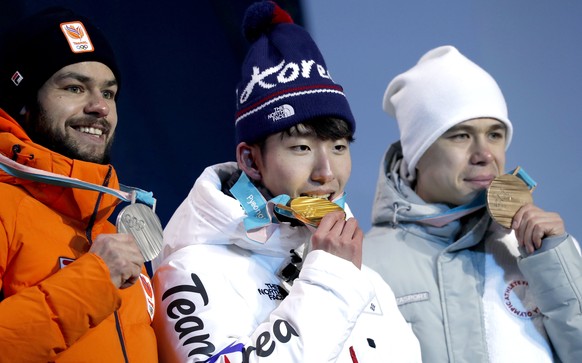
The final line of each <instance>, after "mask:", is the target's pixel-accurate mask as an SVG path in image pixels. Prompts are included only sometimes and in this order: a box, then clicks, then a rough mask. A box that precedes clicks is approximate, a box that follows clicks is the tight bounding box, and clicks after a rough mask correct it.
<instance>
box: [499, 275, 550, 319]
mask: <svg viewBox="0 0 582 363" xmlns="http://www.w3.org/2000/svg"><path fill="white" fill-rule="evenodd" d="M528 286H529V284H528V282H527V281H525V280H514V281H511V282H510V283H509V284H507V286H506V287H505V290H504V291H503V305H505V307H506V308H507V310H509V312H510V313H511V314H513V315H515V316H517V317H519V318H523V319H532V318H535V317H536V316H538V315H540V314H541V311H540V309H539V308H538V307H537V306H536V305H535V303H534V301H533V299H532V298H531V297H530V296H529V288H528Z"/></svg>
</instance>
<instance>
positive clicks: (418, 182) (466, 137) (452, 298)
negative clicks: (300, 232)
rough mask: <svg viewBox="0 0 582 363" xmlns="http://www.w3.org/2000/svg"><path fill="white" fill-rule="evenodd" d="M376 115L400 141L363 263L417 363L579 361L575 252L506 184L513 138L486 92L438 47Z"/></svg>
mask: <svg viewBox="0 0 582 363" xmlns="http://www.w3.org/2000/svg"><path fill="white" fill-rule="evenodd" d="M384 110H385V111H387V112H388V113H389V114H390V115H392V116H393V117H395V118H396V120H397V122H398V125H399V128H400V141H398V142H396V143H394V144H393V145H391V146H390V148H389V150H388V152H387V153H386V155H385V157H384V160H383V162H382V164H381V167H380V175H379V178H378V184H377V189H376V198H375V202H374V209H373V217H372V218H373V227H372V229H371V230H370V231H369V232H368V233H367V234H366V238H365V241H364V252H363V255H364V263H366V264H368V265H369V266H370V267H372V268H374V269H375V270H377V271H378V272H379V273H380V274H381V275H382V276H383V277H384V279H385V280H386V281H387V282H388V284H389V285H390V286H391V287H392V289H393V290H394V292H395V295H396V298H397V301H398V305H399V308H400V311H401V312H402V314H403V315H404V317H405V319H406V320H407V321H408V322H409V323H410V324H411V326H412V329H413V330H414V332H415V334H416V336H417V337H418V339H419V341H420V344H421V348H422V357H423V361H426V362H553V361H563V362H580V361H582V344H580V337H582V294H581V292H582V259H581V258H580V253H579V250H578V244H577V242H576V241H575V240H574V238H573V237H572V236H571V235H569V234H568V233H566V231H565V228H564V223H563V221H562V219H561V218H560V216H559V215H558V214H557V213H551V212H546V211H544V210H542V209H541V208H539V207H537V206H535V205H534V204H533V203H532V202H531V192H532V189H533V188H534V187H535V182H534V181H533V180H532V179H531V178H530V177H529V176H528V175H527V173H525V171H524V170H523V169H517V168H516V169H515V170H514V171H513V172H511V173H508V174H506V173H505V152H506V149H507V147H508V146H509V144H510V142H511V138H512V134H513V125H512V123H511V122H510V121H509V118H508V115H507V107H506V104H505V99H504V97H503V95H502V93H501V90H500V89H499V87H498V85H497V83H496V82H495V80H494V79H493V78H492V77H491V76H490V75H489V74H488V73H487V72H485V71H484V70H483V69H482V68H480V67H479V66H478V65H476V64H475V63H473V62H472V61H471V60H469V59H468V58H466V57H465V56H464V55H462V54H461V53H460V52H459V51H458V50H457V49H456V48H454V47H452V46H442V47H438V48H435V49H432V50H431V51H429V52H427V53H426V54H425V55H424V56H423V57H421V59H420V60H419V61H418V63H417V64H416V65H415V66H414V67H412V68H411V69H409V70H408V71H406V72H404V73H402V74H400V75H398V76H396V77H395V78H394V79H393V80H392V81H391V82H390V84H389V85H388V88H387V89H386V93H385V95H384ZM492 217H493V218H492Z"/></svg>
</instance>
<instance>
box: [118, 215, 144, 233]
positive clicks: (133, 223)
mask: <svg viewBox="0 0 582 363" xmlns="http://www.w3.org/2000/svg"><path fill="white" fill-rule="evenodd" d="M121 219H122V220H123V223H124V224H125V225H126V226H127V227H129V229H132V230H136V231H141V230H142V229H144V228H145V222H144V220H143V219H137V218H136V217H134V216H132V215H131V214H125V215H124V216H123V217H121Z"/></svg>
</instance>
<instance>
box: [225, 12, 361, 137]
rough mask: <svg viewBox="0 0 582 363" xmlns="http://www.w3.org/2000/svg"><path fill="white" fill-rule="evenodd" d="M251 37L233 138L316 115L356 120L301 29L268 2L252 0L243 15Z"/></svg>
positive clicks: (264, 134)
mask: <svg viewBox="0 0 582 363" xmlns="http://www.w3.org/2000/svg"><path fill="white" fill-rule="evenodd" d="M243 32H244V35H245V37H246V38H247V39H248V40H249V42H251V44H250V49H249V51H248V53H247V55H246V58H245V60H244V61H243V64H242V79H241V81H240V83H239V84H238V85H237V92H236V96H237V104H236V114H235V125H236V141H237V143H240V142H243V141H244V142H247V143H254V142H256V141H259V140H261V139H263V138H265V137H267V136H269V135H272V134H275V133H277V132H281V131H283V130H286V129H288V128H290V127H292V126H294V125H297V124H300V123H302V122H305V121H309V120H312V119H315V118H320V117H335V118H339V119H342V120H344V121H346V122H347V123H348V125H349V128H350V130H351V131H352V133H353V132H355V130H356V123H355V120H354V117H353V115H352V112H351V110H350V106H349V104H348V101H347V99H346V96H345V95H344V92H343V88H342V87H341V86H340V85H339V84H337V83H334V81H333V80H332V79H331V76H330V74H329V71H328V69H327V66H326V65H325V61H324V59H323V56H322V55H321V53H320V51H319V49H318V47H317V45H316V44H315V42H314V41H313V39H312V38H311V36H310V35H309V34H308V33H307V31H306V30H305V29H303V28H302V27H300V26H298V25H296V24H294V23H293V20H292V19H291V16H290V15H289V14H288V13H287V12H285V11H284V10H282V9H281V8H280V7H279V6H278V5H277V4H275V3H274V2H272V1H263V2H258V3H254V4H252V5H251V6H250V7H249V8H248V9H247V11H246V13H245V17H244V20H243Z"/></svg>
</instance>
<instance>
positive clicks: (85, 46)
mask: <svg viewBox="0 0 582 363" xmlns="http://www.w3.org/2000/svg"><path fill="white" fill-rule="evenodd" d="M75 48H77V49H80V50H87V49H89V46H88V45H85V44H81V45H76V46H75Z"/></svg>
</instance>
